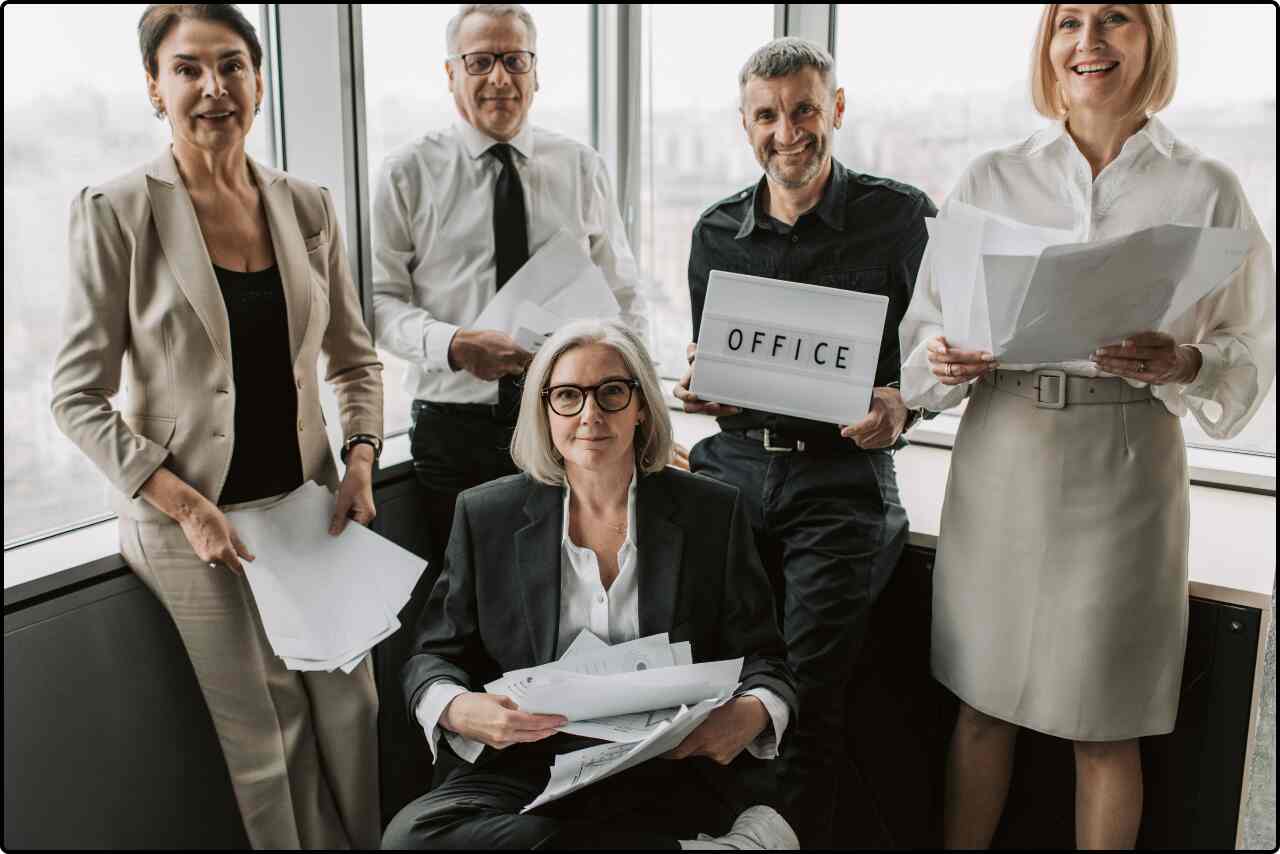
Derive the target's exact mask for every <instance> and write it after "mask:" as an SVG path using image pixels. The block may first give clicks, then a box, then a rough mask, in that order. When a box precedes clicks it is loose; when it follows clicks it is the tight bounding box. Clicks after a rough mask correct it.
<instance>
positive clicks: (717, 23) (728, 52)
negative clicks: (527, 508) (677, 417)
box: [635, 4, 773, 377]
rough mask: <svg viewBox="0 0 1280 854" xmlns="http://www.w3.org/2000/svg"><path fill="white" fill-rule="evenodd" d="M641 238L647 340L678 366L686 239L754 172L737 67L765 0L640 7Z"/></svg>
mask: <svg viewBox="0 0 1280 854" xmlns="http://www.w3.org/2000/svg"><path fill="white" fill-rule="evenodd" d="M643 33H644V47H643V63H644V69H643V81H644V83H643V100H642V111H643V112H642V118H641V130H640V152H641V177H642V182H641V189H640V212H641V221H640V242H639V245H638V246H636V247H635V249H636V254H637V259H638V260H639V262H640V269H641V273H642V275H643V276H644V278H645V280H646V286H647V287H646V292H645V293H646V297H647V299H648V300H649V306H650V309H649V310H650V315H649V316H650V321H649V327H650V329H651V332H650V338H651V341H650V344H651V346H652V347H653V353H654V358H656V359H657V360H658V361H659V362H661V366H662V367H661V370H662V373H663V375H664V376H668V377H679V376H680V375H682V374H683V373H684V371H685V366H686V362H685V345H686V344H687V343H688V342H689V340H690V339H691V337H692V334H693V332H692V329H693V327H692V321H691V318H690V315H689V243H690V238H691V235H692V233H693V226H694V224H695V223H696V222H697V221H698V217H699V215H701V213H702V212H703V211H704V210H706V209H707V208H708V207H710V206H711V205H712V204H714V203H715V202H717V201H719V200H720V199H723V198H724V197H726V196H728V195H730V194H731V193H733V192H735V191H737V190H741V189H742V188H744V187H747V186H750V185H751V184H752V183H754V182H755V181H756V180H758V179H759V178H760V175H761V171H760V166H759V165H758V164H757V163H756V160H755V156H754V155H753V154H752V153H751V146H750V145H749V144H748V143H747V138H746V134H745V133H744V132H743V130H742V122H741V120H740V118H739V113H738V69H740V68H741V67H742V64H743V63H744V62H746V60H747V57H748V56H750V55H751V53H752V51H754V50H755V49H756V48H758V47H760V46H761V45H763V44H764V43H765V42H767V41H769V39H771V38H772V37H773V6H771V5H767V4H766V5H760V4H746V5H742V6H737V7H734V9H733V14H731V15H726V14H725V7H723V6H702V5H691V4H680V5H672V6H659V5H650V4H646V5H645V6H644V21H643Z"/></svg>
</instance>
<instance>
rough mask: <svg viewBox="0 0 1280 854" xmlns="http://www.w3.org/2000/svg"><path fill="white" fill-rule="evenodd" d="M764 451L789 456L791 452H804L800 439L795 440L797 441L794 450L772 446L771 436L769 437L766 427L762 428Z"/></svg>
mask: <svg viewBox="0 0 1280 854" xmlns="http://www.w3.org/2000/svg"><path fill="white" fill-rule="evenodd" d="M764 449H765V450H766V451H773V452H775V453H788V454H789V453H791V452H792V451H803V450H804V442H803V441H801V440H800V439H797V440H796V446H795V447H794V448H786V447H774V445H773V439H772V436H770V435H769V428H768V427H766V428H764Z"/></svg>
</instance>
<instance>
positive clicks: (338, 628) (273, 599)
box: [227, 482, 424, 673]
mask: <svg viewBox="0 0 1280 854" xmlns="http://www.w3.org/2000/svg"><path fill="white" fill-rule="evenodd" d="M334 500H335V499H334V496H333V495H332V494H331V493H330V492H329V491H328V490H327V489H325V488H324V487H323V486H320V485H319V484H317V483H314V482H308V483H304V484H303V485H302V486H300V487H298V488H297V489H296V490H294V491H293V492H291V493H289V494H288V495H286V496H285V497H284V498H281V499H280V500H279V501H277V502H275V503H274V504H271V505H269V506H267V507H263V508H259V509H255V510H233V511H231V512H230V513H228V514H227V518H228V519H230V520H231V521H232V523H233V524H234V525H235V527H236V530H237V531H238V532H239V533H240V536H241V539H243V540H244V542H245V544H246V545H250V548H251V549H252V550H253V552H254V554H255V555H256V556H257V560H255V561H253V562H252V563H249V564H247V565H246V576H247V578H248V580H249V586H250V588H251V589H252V590H253V598H254V600H255V602H256V603H257V606H258V611H259V613H260V614H261V615H262V625H263V628H264V629H265V630H266V633H267V639H268V640H269V641H270V642H271V648H272V650H274V652H275V654H276V655H278V656H280V657H281V658H282V659H284V661H285V663H286V665H288V667H289V669H290V670H336V669H342V670H344V671H345V672H348V673H350V672H351V671H352V670H354V669H355V668H356V666H357V665H359V663H360V662H361V661H362V660H363V659H364V657H365V655H366V654H367V653H368V652H369V650H370V649H372V648H373V646H374V645H375V644H377V643H378V642H379V641H381V640H382V639H384V638H386V637H388V636H389V635H391V634H392V633H393V632H395V631H396V629H398V628H399V627H400V622H399V620H398V619H397V618H396V614H397V613H398V612H399V611H400V609H401V608H403V607H404V604H405V603H406V602H408V601H409V596H410V594H411V593H412V592H413V587H414V585H415V584H417V582H418V578H419V577H420V576H421V574H422V570H423V565H424V564H423V561H422V559H421V558H419V557H417V556H416V555H414V554H413V553H411V552H409V551H406V550H405V549H402V548H400V547H399V546H397V545H395V544H394V543H392V542H391V541H390V540H387V539H385V538H383V537H381V536H379V535H378V534H375V533H374V532H373V531H370V530H369V529H368V528H365V527H364V526H363V525H348V526H347V527H346V528H345V529H344V530H343V532H342V533H341V534H339V535H338V536H336V537H335V536H331V535H330V534H329V519H330V517H331V516H332V514H333V506H334Z"/></svg>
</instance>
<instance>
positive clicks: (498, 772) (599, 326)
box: [383, 320, 797, 849]
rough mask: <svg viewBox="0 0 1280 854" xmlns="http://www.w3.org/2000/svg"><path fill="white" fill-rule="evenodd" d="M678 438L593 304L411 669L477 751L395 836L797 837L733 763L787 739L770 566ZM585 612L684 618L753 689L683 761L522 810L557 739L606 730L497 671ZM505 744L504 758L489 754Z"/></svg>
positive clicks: (580, 742)
mask: <svg viewBox="0 0 1280 854" xmlns="http://www.w3.org/2000/svg"><path fill="white" fill-rule="evenodd" d="M671 449H672V438H671V422H670V418H669V416H668V415H667V411H666V409H665V407H663V405H662V396H661V394H660V390H659V387H658V378H657V376H656V375H655V374H654V371H653V367H652V361H651V360H650V358H649V354H648V353H647V352H646V350H645V347H644V345H643V344H642V343H641V342H640V339H639V338H638V337H636V335H635V333H634V332H632V331H631V330H630V329H628V328H627V327H625V326H623V325H622V324H621V323H619V322H617V321H612V320H601V321H596V320H585V321H577V322H574V323H570V324H567V325H566V326H565V327H564V328H562V329H561V330H560V331H559V332H557V333H556V334H555V335H553V336H552V337H551V338H550V339H549V340H548V341H547V342H546V343H545V344H543V345H542V349H541V350H540V351H539V352H538V354H537V355H536V356H535V357H534V359H533V362H532V364H531V366H530V368H529V372H528V375H527V377H526V380H525V388H524V392H523V397H522V399H521V406H520V416H519V420H518V422H517V425H516V432H515V436H514V439H513V442H512V458H513V459H514V460H515V461H516V464H517V465H519V466H520V468H521V469H523V473H522V474H518V475H512V476H510V477H505V478H501V479H499V480H495V481H491V482H490V483H487V484H484V485H482V486H478V487H476V488H474V489H470V490H468V491H466V492H464V493H462V495H461V496H460V497H459V499H458V507H457V511H456V513H455V514H454V523H453V532H452V535H451V536H450V538H449V547H448V550H447V552H446V556H445V565H444V568H443V570H442V571H441V574H440V580H439V581H438V582H437V583H436V586H435V588H434V589H433V590H432V592H431V597H430V599H429V601H428V602H427V606H426V608H425V609H424V610H423V613H422V616H421V618H420V620H419V622H418V626H417V635H416V639H415V643H414V647H413V649H412V651H411V655H410V658H409V660H408V661H407V662H406V664H405V667H404V690H405V698H406V700H407V701H408V704H409V711H410V714H411V715H412V716H413V717H415V718H416V719H417V720H418V721H419V722H420V723H421V724H422V726H423V729H424V731H425V733H426V736H427V739H428V742H429V743H430V745H431V749H432V752H433V755H437V756H438V753H437V751H438V750H440V749H443V748H442V746H441V745H440V744H439V738H440V736H441V735H442V734H443V735H444V736H445V741H446V743H447V744H448V745H449V747H450V749H451V750H452V751H453V752H454V753H456V754H457V755H458V756H459V757H460V758H461V759H463V760H465V763H463V764H461V766H460V767H458V768H457V769H456V770H454V771H453V772H452V773H451V774H450V775H449V776H448V777H447V778H446V780H445V782H444V783H443V784H442V785H440V786H438V787H436V788H435V789H433V790H432V791H430V792H429V793H427V794H426V795H424V796H423V797H421V798H419V799H418V800H416V801H414V802H413V803H411V804H409V805H408V806H406V807H405V808H404V809H403V810H401V812H400V813H399V814H398V815H397V816H396V818H395V819H393V820H392V822H391V825H390V826H389V827H388V828H387V832H386V835H385V836H384V838H383V847H386V848H494V847H515V848H531V847H548V848H582V847H591V848H597V849H608V848H668V849H675V848H677V847H685V848H709V849H717V848H795V847H796V845H797V842H796V838H795V835H794V833H793V832H792V831H791V829H790V827H789V826H788V825H787V823H786V821H785V820H783V818H782V817H781V816H780V815H778V813H776V812H774V811H773V810H772V809H770V808H768V807H763V806H753V807H750V808H748V809H745V810H744V809H742V808H743V807H744V806H745V805H746V803H747V801H745V800H744V798H743V797H742V796H741V795H740V794H738V791H739V788H738V777H739V772H738V769H736V768H734V767H733V766H731V765H730V763H732V762H733V760H734V758H735V757H737V756H738V754H740V753H741V752H742V751H743V750H747V751H749V752H750V753H751V754H752V755H754V756H756V757H757V758H772V757H774V756H776V755H777V748H778V742H779V741H780V740H781V739H782V738H783V737H784V735H785V733H786V730H787V724H788V722H789V721H790V720H791V717H792V716H793V715H794V713H795V684H794V679H793V677H792V674H791V671H790V670H789V669H788V667H787V664H786V649H785V647H784V645H783V642H782V637H781V635H780V633H779V631H778V626H777V622H776V620H775V618H774V611H773V595H772V591H771V590H770V587H769V581H768V579H767V578H766V577H765V574H764V570H763V568H762V567H761V565H760V560H759V558H758V557H757V555H756V551H755V545H754V541H753V540H752V536H751V527H750V525H749V524H748V522H747V518H746V512H745V509H744V508H743V506H742V503H741V501H740V500H739V496H738V492H737V490H736V489H734V488H733V487H730V486H726V485H724V484H721V483H718V482H716V481H712V480H709V479H707V478H702V477H697V476H695V475H691V474H688V473H686V472H682V471H679V470H676V469H673V468H671V467H669V466H667V461H668V459H670V456H671ZM584 629H586V630H589V631H590V632H592V633H593V634H594V635H595V636H596V637H598V638H599V639H601V640H603V641H606V642H608V643H614V644H616V643H622V642H625V641H630V640H635V639H636V638H639V637H645V636H648V635H653V634H658V633H661V632H667V633H668V634H669V639H670V641H671V642H673V643H675V642H679V641H690V642H691V643H692V651H693V658H694V661H695V662H697V661H715V660H721V659H725V658H737V657H739V656H741V657H743V659H744V663H743V667H742V675H741V684H740V685H739V688H738V695H737V697H736V698H734V699H733V700H731V701H730V702H729V703H727V704H726V705H724V706H721V707H720V708H719V709H717V710H716V711H714V712H712V714H711V716H710V717H709V718H708V719H707V720H706V721H705V722H703V723H702V724H701V725H700V726H699V727H698V728H697V729H696V730H694V731H693V732H692V733H690V735H689V736H688V737H687V738H686V739H685V740H684V741H683V742H682V743H681V744H680V745H679V746H678V747H677V748H675V750H673V751H672V752H671V753H670V754H669V755H668V757H667V758H669V759H677V760H681V761H678V762H669V761H667V762H664V761H649V762H645V763H643V764H641V765H638V766H636V767H634V768H631V769H629V770H627V771H624V772H622V773H619V774H617V775H615V776H613V777H609V778H607V779H605V780H602V781H599V782H597V783H594V784H592V785H591V786H588V787H587V788H585V789H581V790H579V791H577V792H574V793H573V794H571V795H569V796H568V797H566V798H564V799H562V800H559V801H554V802H552V803H550V804H547V805H544V806H542V807H540V808H538V809H535V810H532V811H530V812H528V813H521V809H522V808H523V807H524V806H525V805H526V804H528V803H529V802H530V801H532V800H533V799H534V798H535V797H536V796H537V795H538V794H539V793H540V792H541V791H542V790H543V789H544V788H545V787H546V785H547V780H548V777H549V771H550V767H551V764H552V762H553V761H554V759H555V756H556V755H557V754H561V753H567V752H569V751H572V750H575V749H578V748H580V747H583V746H586V745H587V744H588V743H589V740H584V739H581V738H578V737H575V736H568V735H564V734H560V733H557V732H556V730H557V728H558V727H560V726H562V725H564V723H565V722H566V721H565V719H564V718H562V717H559V716H556V715H542V714H528V713H525V712H522V711H521V710H520V709H519V707H518V705H517V703H516V702H515V701H514V700H513V699H512V698H511V697H508V696H504V695H501V694H490V693H486V692H485V691H484V690H483V686H484V685H485V684H486V683H488V682H490V681H491V680H493V679H496V678H497V677H498V676H500V675H502V674H503V673H506V672H508V671H511V670H516V669H519V668H524V667H532V666H535V665H540V664H546V663H548V662H551V661H554V660H556V659H558V658H560V656H562V655H563V654H564V653H565V651H566V650H567V649H568V648H569V646H570V644H571V643H572V642H573V641H574V639H575V638H576V637H577V636H578V635H579V634H580V633H581V632H582V631H583V630H584ZM486 750H488V751H496V752H497V755H494V756H491V757H490V761H488V762H484V763H477V762H476V760H477V759H479V757H480V754H481V753H482V752H484V751H486ZM472 763H475V764H472ZM701 831H708V832H710V833H720V834H723V836H721V837H718V838H711V837H709V836H706V835H705V834H703V835H702V838H699V833H700V832H701Z"/></svg>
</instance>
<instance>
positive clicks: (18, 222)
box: [4, 4, 272, 544]
mask: <svg viewBox="0 0 1280 854" xmlns="http://www.w3.org/2000/svg"><path fill="white" fill-rule="evenodd" d="M145 8H146V7H145V6H144V5H142V4H136V5H118V6H113V5H110V4H107V5H38V4H10V5H6V6H5V8H4V72H5V73H4V283H5V287H4V542H5V543H6V544H8V543H11V542H13V541H14V540H17V539H22V538H25V537H29V536H32V535H34V534H37V533H39V532H41V531H46V530H51V529H55V528H60V527H64V526H67V525H71V524H74V523H76V522H80V521H83V520H85V519H88V518H90V517H93V516H97V515H100V514H103V513H107V512H109V510H108V505H107V494H108V493H107V490H108V489H109V488H110V487H109V486H108V485H107V483H106V481H105V480H104V479H103V478H102V476H101V475H100V474H99V473H98V471H97V469H95V468H94V467H93V466H92V464H90V462H89V460H88V459H87V458H86V457H85V456H84V455H83V454H82V453H81V452H80V450H79V449H78V448H77V447H76V446H75V445H73V444H72V443H71V442H69V441H68V440H67V439H66V438H65V437H64V436H63V435H62V433H61V432H59V431H58V429H57V427H55V426H54V423H53V418H52V416H51V415H50V413H49V397H50V392H49V376H50V373H51V371H52V369H53V359H54V356H55V354H56V352H57V349H58V348H59V346H60V345H61V343H62V342H61V336H62V312H63V304H64V293H65V292H64V290H63V288H64V283H65V282H66V278H67V221H68V210H69V208H70V204H71V200H72V198H74V196H75V195H76V193H78V192H79V191H80V189H81V188H83V187H85V186H87V185H91V184H98V183H101V182H104V181H107V180H109V179H111V178H114V177H116V176H118V175H120V174H122V173H124V172H128V171H129V170H131V169H133V168H135V167H137V166H140V165H141V164H143V163H145V162H146V161H148V160H150V159H152V158H154V157H156V156H157V155H159V154H160V153H161V152H162V151H164V150H165V146H166V145H167V144H168V142H169V127H168V125H167V124H166V123H164V122H161V121H158V120H157V119H156V117H155V116H154V115H153V114H152V110H151V103H150V101H149V100H148V98H147V90H146V80H145V76H144V72H143V68H142V61H141V58H140V57H139V54H138V37H137V30H136V27H137V24H138V18H139V16H140V15H141V14H142V10H143V9H145ZM240 8H241V10H242V11H243V12H244V14H245V15H246V16H247V17H248V18H249V20H250V21H253V22H254V23H255V24H256V23H257V22H258V21H259V14H260V7H259V6H257V5H249V4H245V5H242V6H241V7H240ZM261 37H262V35H261V34H260V38H261ZM248 149H249V154H250V155H251V156H252V157H255V158H257V159H259V160H263V161H265V162H267V163H271V162H272V160H271V156H270V150H271V144H270V139H269V128H268V125H267V122H265V121H263V120H262V117H259V119H258V121H257V122H256V123H255V125H254V128H253V130H252V132H251V133H250V135H249V140H248Z"/></svg>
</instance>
